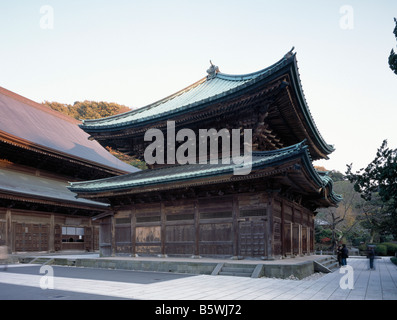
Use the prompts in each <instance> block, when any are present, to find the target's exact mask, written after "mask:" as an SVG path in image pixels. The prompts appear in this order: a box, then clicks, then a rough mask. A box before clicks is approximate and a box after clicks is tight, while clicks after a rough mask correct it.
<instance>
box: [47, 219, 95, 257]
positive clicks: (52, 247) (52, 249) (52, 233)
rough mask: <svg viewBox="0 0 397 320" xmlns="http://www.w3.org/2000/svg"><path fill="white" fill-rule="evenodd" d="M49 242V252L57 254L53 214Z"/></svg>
mask: <svg viewBox="0 0 397 320" xmlns="http://www.w3.org/2000/svg"><path fill="white" fill-rule="evenodd" d="M90 221H91V220H90ZM48 242H49V243H48V250H49V251H50V252H55V217H54V214H53V213H52V214H51V215H50V230H49V235H48Z"/></svg>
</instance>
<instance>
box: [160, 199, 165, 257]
mask: <svg viewBox="0 0 397 320" xmlns="http://www.w3.org/2000/svg"><path fill="white" fill-rule="evenodd" d="M160 217H161V235H160V237H161V257H166V254H165V240H166V234H165V233H166V216H165V208H164V203H163V202H161V204H160Z"/></svg>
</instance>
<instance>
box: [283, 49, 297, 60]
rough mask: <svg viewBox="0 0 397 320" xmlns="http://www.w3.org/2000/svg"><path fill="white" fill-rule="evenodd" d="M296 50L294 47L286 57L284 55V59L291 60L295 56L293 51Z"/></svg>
mask: <svg viewBox="0 0 397 320" xmlns="http://www.w3.org/2000/svg"><path fill="white" fill-rule="evenodd" d="M294 50H295V47H292V49H291V50H290V51H288V52H287V53H286V54H285V55H284V59H289V58H291V57H292V56H293V55H294V53H293V52H292V51H294Z"/></svg>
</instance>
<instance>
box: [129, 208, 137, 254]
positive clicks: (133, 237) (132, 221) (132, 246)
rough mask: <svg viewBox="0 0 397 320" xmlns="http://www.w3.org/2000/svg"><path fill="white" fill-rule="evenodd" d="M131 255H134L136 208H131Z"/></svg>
mask: <svg viewBox="0 0 397 320" xmlns="http://www.w3.org/2000/svg"><path fill="white" fill-rule="evenodd" d="M130 217H131V256H132V257H136V208H135V207H133V208H132V210H131V215H130Z"/></svg>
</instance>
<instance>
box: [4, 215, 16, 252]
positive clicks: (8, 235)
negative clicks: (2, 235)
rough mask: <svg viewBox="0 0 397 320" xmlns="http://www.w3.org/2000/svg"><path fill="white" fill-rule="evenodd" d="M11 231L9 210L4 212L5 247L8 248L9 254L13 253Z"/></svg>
mask: <svg viewBox="0 0 397 320" xmlns="http://www.w3.org/2000/svg"><path fill="white" fill-rule="evenodd" d="M12 231H13V230H12V219H11V210H10V209H8V210H7V211H6V246H7V247H8V251H9V252H14V251H15V247H14V241H13V232H12Z"/></svg>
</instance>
